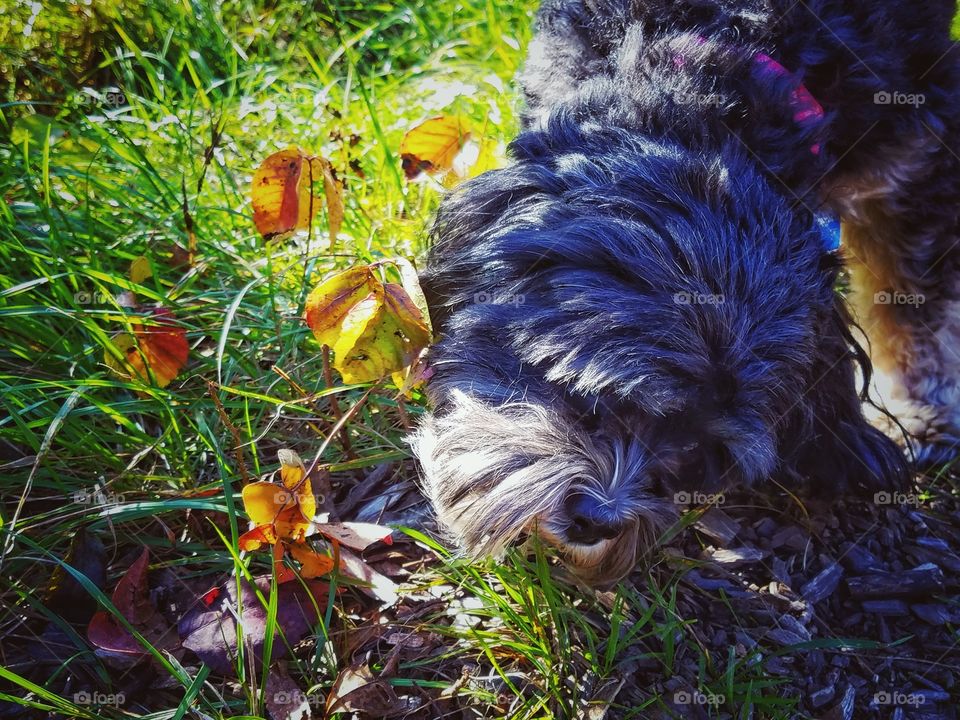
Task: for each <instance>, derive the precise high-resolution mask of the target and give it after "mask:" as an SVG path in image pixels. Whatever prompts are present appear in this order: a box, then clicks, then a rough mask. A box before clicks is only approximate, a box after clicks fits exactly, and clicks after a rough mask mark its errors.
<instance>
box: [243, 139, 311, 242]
mask: <svg viewBox="0 0 960 720" xmlns="http://www.w3.org/2000/svg"><path fill="white" fill-rule="evenodd" d="M305 159H307V160H308V162H307V163H306V165H307V167H309V166H310V162H309V159H308V158H307V155H306V153H304V151H303V150H301V149H300V148H295V147H293V148H287V149H286V150H281V151H280V152H276V153H274V154H273V155H271V156H269V157H268V158H267V159H266V160H264V161H263V162H262V163H261V164H260V167H259V168H257V172H256V173H254V176H253V189H252V191H251V198H252V200H253V222H254V224H255V225H256V226H257V230H258V231H259V232H260V234H261V235H263V238H264V239H265V240H276V239H280V238H283V237H286V236H288V235H290V234H291V233H293V232H294V231H295V230H303V229H306V228H307V227H309V225H310V222H311V221H312V220H313V214H315V213H316V211H317V210H318V209H319V206H320V203H319V202H318V201H316V200H312V198H313V188H311V187H310V174H311V173H310V172H309V171H308V172H306V173H305V172H304V171H303V170H304V162H303V161H304V160H305Z"/></svg>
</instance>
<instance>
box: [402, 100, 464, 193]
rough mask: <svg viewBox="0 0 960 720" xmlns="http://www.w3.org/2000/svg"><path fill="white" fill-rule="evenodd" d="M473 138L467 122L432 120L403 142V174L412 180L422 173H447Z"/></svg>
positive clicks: (448, 118)
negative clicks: (468, 141)
mask: <svg viewBox="0 0 960 720" xmlns="http://www.w3.org/2000/svg"><path fill="white" fill-rule="evenodd" d="M469 139H470V127H469V124H468V123H467V121H466V119H464V118H461V117H457V116H450V115H440V116H438V117H435V118H430V119H429V120H426V121H424V122H422V123H420V124H419V125H417V126H416V127H415V128H413V129H412V130H410V131H409V132H407V134H406V135H404V136H403V140H402V141H401V142H400V160H401V162H402V164H403V172H404V174H405V175H406V176H407V179H408V180H412V179H413V178H415V177H416V176H417V175H419V174H420V173H422V172H426V173H429V174H434V173H445V172H447V171H449V170H451V169H452V168H453V164H454V160H455V159H456V157H457V155H458V154H459V152H460V151H461V150H462V149H463V147H464V145H465V144H466V142H467V140H469Z"/></svg>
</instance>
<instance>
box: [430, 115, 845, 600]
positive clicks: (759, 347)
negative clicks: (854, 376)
mask: <svg viewBox="0 0 960 720" xmlns="http://www.w3.org/2000/svg"><path fill="white" fill-rule="evenodd" d="M514 154H515V155H516V157H517V164H516V165H514V166H512V167H510V168H507V169H504V170H500V171H495V172H491V173H487V174H485V175H483V176H481V177H480V178H477V179H476V180H474V181H472V182H471V183H468V184H467V185H466V186H464V187H463V188H462V189H461V190H459V191H458V192H457V193H455V194H454V195H452V196H451V197H450V198H448V199H447V200H446V201H445V203H444V204H443V207H442V208H441V212H440V214H439V216H438V220H437V225H436V232H435V241H434V246H433V249H432V251H431V256H430V260H429V263H428V267H427V270H426V271H425V273H424V276H423V282H424V286H425V288H426V290H427V292H428V296H429V299H430V300H431V304H432V308H433V311H434V313H435V314H436V318H435V319H436V324H437V325H438V327H439V330H440V333H441V336H442V338H441V340H440V342H439V343H438V344H437V345H436V346H435V347H434V349H433V350H432V353H431V356H430V359H429V362H430V364H431V366H432V369H433V372H434V375H433V378H432V380H431V382H430V387H429V390H430V395H431V399H432V401H433V404H434V406H435V410H434V412H433V413H432V414H431V415H430V416H428V417H427V418H426V419H425V421H424V423H423V424H422V426H421V428H420V431H419V433H418V434H417V435H416V437H415V439H414V446H415V451H416V454H417V455H418V457H419V459H420V461H421V464H422V467H423V475H424V485H425V488H426V491H427V493H428V495H429V496H430V498H431V499H432V501H433V503H434V506H435V508H436V510H437V513H438V516H439V519H440V521H441V522H442V523H443V524H444V525H445V526H446V527H448V528H449V529H450V530H451V531H452V534H453V535H454V536H455V538H456V540H457V541H458V542H459V543H460V544H461V545H462V546H464V547H465V548H466V549H467V550H468V551H470V552H473V553H479V554H487V553H497V552H498V551H500V550H501V549H502V548H503V547H505V546H506V545H508V544H510V543H512V542H515V541H517V540H518V539H520V538H521V537H523V536H524V535H525V534H529V533H536V534H538V535H539V536H540V537H542V538H543V539H545V540H546V541H548V542H549V543H551V544H553V545H555V546H556V547H557V548H558V549H559V551H560V554H561V555H562V556H563V557H564V558H565V560H566V561H567V563H568V564H569V565H570V566H571V567H572V568H573V569H574V571H575V572H576V573H577V574H579V575H580V576H581V577H583V578H584V579H586V580H588V581H591V582H594V583H602V582H609V581H612V580H616V579H618V578H619V577H621V576H623V575H624V574H626V573H627V572H629V570H630V569H631V568H632V567H633V566H634V563H635V561H636V559H637V555H638V552H641V551H642V550H643V548H645V547H649V546H650V544H651V543H652V541H653V539H654V538H655V537H656V535H657V532H658V531H659V529H660V528H662V527H663V526H665V525H667V524H668V523H669V522H670V521H671V520H672V519H673V518H674V517H675V516H676V515H677V512H676V511H677V509H678V507H679V506H678V505H677V504H676V503H675V502H674V500H675V498H676V497H680V498H682V499H687V498H691V497H694V498H695V495H694V493H712V492H716V491H719V490H721V489H722V488H725V487H727V486H730V485H733V484H738V485H750V484H752V483H755V482H757V481H759V480H761V479H763V478H765V477H767V476H769V475H770V474H772V473H774V472H775V471H777V469H778V466H779V465H780V461H781V457H782V450H783V447H782V446H783V442H782V438H783V436H784V432H788V433H789V432H803V430H802V429H800V428H802V427H803V425H804V420H803V418H804V414H805V413H807V414H809V408H808V405H809V400H808V398H807V395H808V393H807V391H808V389H809V385H811V384H812V383H813V381H814V378H815V369H816V367H817V365H818V363H820V364H822V362H823V359H822V352H821V351H822V349H823V348H824V346H826V345H829V344H830V343H831V342H832V340H830V338H828V337H826V330H825V328H826V326H827V325H828V324H829V323H832V322H833V321H834V320H835V314H836V310H835V297H834V292H833V282H834V279H835V276H836V270H835V268H834V267H833V266H832V265H831V264H830V263H829V262H825V261H824V255H825V253H824V251H823V249H822V247H821V244H820V239H819V236H818V234H817V232H816V231H815V229H814V227H813V223H812V220H811V217H810V215H809V213H807V212H805V211H804V210H803V208H799V209H798V208H796V207H791V206H790V205H789V204H788V203H787V202H786V201H785V200H784V199H783V198H782V197H781V196H780V195H779V194H777V193H775V192H773V191H772V189H771V188H770V186H769V184H768V182H769V181H768V180H765V179H764V178H763V177H761V175H760V174H759V173H758V172H757V171H755V170H754V169H753V167H752V165H751V163H750V162H749V161H748V159H747V158H746V157H744V156H743V154H742V153H741V152H739V151H738V150H737V149H736V148H734V147H731V148H727V149H726V150H725V151H724V153H723V154H720V155H717V156H716V157H712V158H711V157H709V156H700V157H693V156H691V154H689V153H685V152H683V151H682V150H681V149H679V148H676V147H671V146H670V145H667V144H657V143H653V142H650V141H647V140H643V139H640V138H637V137H636V136H634V135H632V134H629V133H623V132H619V131H616V130H615V129H607V130H602V129H600V128H597V127H589V126H588V127H584V126H581V125H576V124H573V123H567V122H565V121H564V120H563V118H557V119H556V120H555V121H554V123H553V125H552V126H551V127H550V128H548V129H547V130H544V131H538V132H533V131H531V132H527V133H525V134H524V135H521V137H520V139H519V140H518V141H517V142H516V143H515V144H514ZM833 350H835V348H833ZM677 493H680V495H679V496H677Z"/></svg>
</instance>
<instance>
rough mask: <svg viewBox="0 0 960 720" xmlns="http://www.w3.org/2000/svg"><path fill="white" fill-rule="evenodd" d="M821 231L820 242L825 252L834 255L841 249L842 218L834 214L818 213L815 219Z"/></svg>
mask: <svg viewBox="0 0 960 720" xmlns="http://www.w3.org/2000/svg"><path fill="white" fill-rule="evenodd" d="M813 219H814V222H815V223H816V224H817V229H818V230H819V231H820V242H821V245H822V247H823V251H824V252H826V253H834V252H836V251H837V250H839V249H840V218H839V217H837V216H836V215H834V214H832V213H827V212H822V213H817V214H816V215H814V217H813Z"/></svg>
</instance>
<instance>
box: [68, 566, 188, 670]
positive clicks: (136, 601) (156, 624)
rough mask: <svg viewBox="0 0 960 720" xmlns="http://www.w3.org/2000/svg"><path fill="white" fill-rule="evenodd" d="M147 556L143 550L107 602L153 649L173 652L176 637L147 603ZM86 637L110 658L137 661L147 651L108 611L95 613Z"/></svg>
mask: <svg viewBox="0 0 960 720" xmlns="http://www.w3.org/2000/svg"><path fill="white" fill-rule="evenodd" d="M149 563H150V553H149V551H148V550H147V549H146V548H144V549H143V552H142V553H141V554H140V557H138V558H137V560H136V561H134V563H133V564H132V565H131V566H130V567H129V568H128V569H127V572H126V573H124V575H123V577H122V578H120V581H119V582H118V583H117V587H116V588H114V591H113V596H112V597H111V600H112V602H113V604H114V606H115V607H116V608H117V610H118V611H119V612H120V614H121V615H122V616H123V617H124V618H125V619H126V621H127V622H128V623H130V624H131V625H132V626H133V627H134V628H136V630H137V632H139V633H140V634H141V635H142V636H143V637H144V639H146V640H147V641H148V642H149V643H150V644H151V645H153V646H154V647H156V648H164V649H171V650H172V649H174V648H176V646H177V644H176V642H175V640H176V638H175V636H174V635H172V634H171V633H170V632H168V631H169V629H170V628H169V626H168V625H167V622H166V620H164V619H163V616H162V615H161V614H160V613H159V612H158V611H157V608H156V607H155V606H154V604H153V602H152V601H151V600H150V595H149V587H148V584H147V569H148V567H149ZM87 638H88V639H89V640H90V642H91V643H93V644H94V645H96V646H97V647H98V648H99V649H100V650H102V651H105V652H106V653H108V654H110V655H111V656H113V657H114V658H115V659H116V658H117V657H118V656H127V657H132V658H133V659H135V660H139V658H140V657H143V656H146V655H147V654H148V653H149V651H148V650H147V649H146V648H145V647H144V646H143V645H141V644H140V643H139V642H138V641H137V639H136V638H135V637H134V636H133V635H132V634H131V633H130V631H129V630H128V629H127V628H126V627H125V626H124V625H123V624H121V623H120V621H119V620H117V618H116V617H115V616H114V615H113V614H112V613H110V612H107V611H106V610H101V611H100V612H97V613H96V614H95V615H94V616H93V617H92V618H91V620H90V623H89V624H88V625H87Z"/></svg>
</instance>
